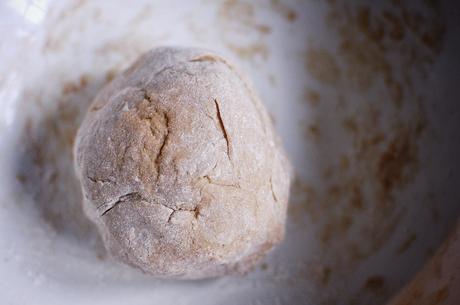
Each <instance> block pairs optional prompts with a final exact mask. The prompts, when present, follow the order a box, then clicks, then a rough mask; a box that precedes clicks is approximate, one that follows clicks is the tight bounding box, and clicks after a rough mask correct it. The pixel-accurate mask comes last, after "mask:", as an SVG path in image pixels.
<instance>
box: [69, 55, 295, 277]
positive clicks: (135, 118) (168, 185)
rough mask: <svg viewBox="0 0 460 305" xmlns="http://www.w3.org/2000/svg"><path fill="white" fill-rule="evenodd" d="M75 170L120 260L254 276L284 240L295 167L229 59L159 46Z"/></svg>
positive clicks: (89, 209)
mask: <svg viewBox="0 0 460 305" xmlns="http://www.w3.org/2000/svg"><path fill="white" fill-rule="evenodd" d="M75 166H76V171H77V175H78V177H79V179H80V181H81V184H82V187H83V192H84V195H85V201H84V203H83V204H84V209H85V212H86V214H87V215H88V216H89V217H90V219H92V220H93V221H94V222H95V223H96V224H97V226H98V228H99V230H100V232H101V235H102V237H103V240H104V244H105V246H106V248H107V250H108V252H109V253H110V254H111V255H112V256H114V257H115V258H117V259H119V260H121V261H123V262H125V263H128V264H130V265H132V266H135V267H137V268H140V269H141V270H143V271H145V272H147V273H150V274H152V275H155V276H160V277H176V278H204V277H212V276H218V275H224V274H229V273H235V272H237V273H238V272H246V271H247V270H248V269H249V268H251V267H252V266H253V265H254V264H255V263H256V262H257V261H258V260H259V259H260V258H262V257H263V256H264V255H265V254H266V253H267V252H268V251H269V250H270V249H271V248H272V247H273V246H274V245H275V244H277V243H279V242H280V240H281V239H282V237H283V234H284V223H285V219H286V206H287V201H288V193H289V184H290V166H289V164H288V161H287V159H286V157H285V154H284V152H283V151H282V149H281V147H280V144H279V141H278V139H277V137H276V135H275V134H274V131H273V128H272V125H271V123H270V120H269V117H268V115H267V112H266V110H265V109H264V108H263V106H262V104H261V102H260V101H259V99H258V97H257V96H256V95H255V94H254V91H253V90H252V88H251V86H250V85H249V84H248V82H247V81H246V80H244V79H243V78H242V76H241V75H240V74H239V73H238V72H237V71H236V70H235V68H234V67H233V66H231V65H230V64H229V63H228V62H227V61H226V60H225V59H223V58H221V57H219V56H217V55H214V54H212V53H210V52H208V51H204V50H200V49H194V48H158V49H154V50H153V51H150V52H148V53H146V54H145V55H143V56H142V57H141V58H140V59H139V60H138V61H137V62H136V63H134V64H133V65H132V66H131V67H130V68H129V69H127V70H126V71H125V72H124V73H123V74H122V75H120V76H119V77H117V78H116V79H115V80H114V81H112V82H111V83H110V84H109V85H107V86H106V87H105V88H103V89H102V91H101V92H100V93H99V94H98V95H97V97H96V98H95V100H94V102H93V103H92V105H91V107H90V109H89V110H88V113H87V115H86V118H85V120H84V122H83V124H82V126H81V127H80V129H79V131H78V135H77V141H76V144H75Z"/></svg>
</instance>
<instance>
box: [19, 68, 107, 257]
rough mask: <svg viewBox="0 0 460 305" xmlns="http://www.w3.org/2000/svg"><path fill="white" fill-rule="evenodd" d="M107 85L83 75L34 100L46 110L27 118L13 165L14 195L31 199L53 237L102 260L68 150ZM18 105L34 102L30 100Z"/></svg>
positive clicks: (95, 234)
mask: <svg viewBox="0 0 460 305" xmlns="http://www.w3.org/2000/svg"><path fill="white" fill-rule="evenodd" d="M108 80H109V79H108V77H107V76H100V77H91V78H90V77H89V76H87V75H82V76H81V77H80V79H79V80H78V81H76V82H69V83H65V84H64V85H63V86H62V88H61V89H60V92H59V94H57V95H55V97H53V98H52V99H51V100H50V99H49V98H48V99H47V98H46V97H44V96H42V97H38V98H37V102H38V103H37V105H46V106H40V111H37V113H29V114H28V117H27V119H26V120H25V124H24V129H23V132H22V134H21V141H20V143H21V145H22V147H21V148H20V150H19V152H18V156H17V158H18V159H17V163H16V164H17V169H16V176H17V179H18V180H19V182H20V183H19V185H20V188H21V189H20V190H19V191H20V192H22V193H26V194H28V195H30V196H31V197H32V198H33V202H34V204H35V207H36V208H37V209H38V211H39V215H40V216H41V217H42V218H43V219H44V220H45V221H46V222H47V223H48V224H50V225H51V227H52V228H53V229H54V230H55V231H56V233H57V234H60V235H64V236H65V237H70V238H73V239H74V240H76V241H77V242H79V243H80V244H81V245H82V246H83V247H88V248H91V249H93V250H94V251H96V252H97V253H98V255H103V253H104V247H103V245H102V240H101V238H100V236H99V233H98V231H97V228H96V227H95V225H94V224H93V223H92V222H91V221H90V220H89V219H88V218H87V217H86V216H85V214H84V211H83V207H82V204H81V202H82V199H83V194H82V191H81V186H80V182H79V181H78V179H77V178H76V175H75V171H74V166H73V153H72V151H73V143H74V140H75V136H76V133H77V130H78V127H79V126H80V124H81V122H82V120H83V118H84V115H85V113H86V109H87V108H88V107H89V105H90V103H91V102H92V99H93V98H94V96H95V95H96V94H97V92H98V91H99V89H100V88H101V87H102V86H103V85H104V84H105V83H106V82H107V81H108ZM32 92H34V90H32ZM36 92H40V91H39V90H37V91H36ZM27 96H30V94H28V95H27ZM40 99H41V100H42V101H46V103H40ZM23 100H24V101H27V102H25V103H33V101H30V98H27V99H26V98H24V99H23ZM24 106H26V107H25V108H29V107H27V105H26V104H24Z"/></svg>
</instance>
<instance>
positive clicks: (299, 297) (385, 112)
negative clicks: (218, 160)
mask: <svg viewBox="0 0 460 305" xmlns="http://www.w3.org/2000/svg"><path fill="white" fill-rule="evenodd" d="M400 2H401V3H400ZM412 2H414V3H413V4H412V3H411V4H409V3H405V2H404V3H403V1H388V2H387V3H383V4H377V3H373V5H372V6H370V5H369V4H368V3H366V2H365V1H361V3H356V4H351V2H350V1H327V2H320V1H313V0H312V1H301V0H290V1H276V0H273V1H262V0H260V1H249V0H245V1H243V0H233V1H232V0H229V1H210V0H201V1H198V0H196V1H195V0H193V1H179V0H170V1H84V0H79V1H49V0H6V1H3V2H2V3H0V35H1V37H2V40H1V42H0V105H1V109H0V170H1V174H0V274H1V276H0V303H2V304H11V305H12V304H18V305H19V304H47V305H50V304H111V305H115V304H369V303H372V304H383V303H384V302H385V301H386V300H387V299H388V298H389V297H390V296H391V295H393V294H394V293H396V292H397V291H398V290H399V289H400V288H401V287H402V285H404V283H406V282H407V281H408V280H409V279H410V278H411V277H412V276H413V275H414V273H415V272H416V271H417V270H418V269H419V268H420V267H421V266H422V264H423V263H424V262H425V261H426V260H427V259H428V258H429V257H430V256H431V254H432V253H433V251H435V249H436V248H437V247H438V246H439V244H440V243H441V241H442V239H443V238H444V237H445V236H446V234H447V232H448V231H449V230H450V229H451V228H452V225H453V224H454V223H455V221H456V219H458V216H459V214H460V205H459V199H460V187H459V186H460V184H459V183H460V161H459V158H458V156H459V155H460V147H459V146H460V136H459V132H458V131H459V130H460V111H459V110H460V104H459V103H458V100H459V98H460V86H459V85H458V79H459V77H460V75H459V72H458V71H460V57H458V54H459V52H460V35H459V29H460V20H459V18H458V15H459V6H458V5H455V4H453V2H449V1H447V0H446V1H441V3H440V4H439V5H435V4H430V3H431V2H429V1H419V3H415V1H412ZM160 45H186V46H199V47H205V48H209V49H212V50H215V51H218V52H220V53H222V54H223V55H224V56H226V57H228V58H229V59H230V60H232V61H234V62H236V63H237V64H239V66H240V67H241V68H242V69H243V70H244V71H246V73H247V74H248V75H249V76H250V78H252V80H253V82H254V84H255V87H256V89H257V90H258V92H259V94H260V96H261V98H262V99H263V101H264V103H265V104H266V106H267V108H268V109H269V112H270V113H271V115H272V116H273V120H274V122H275V124H276V129H277V130H278V132H279V133H280V135H281V137H282V141H283V142H284V145H285V147H286V150H287V152H288V154H289V156H290V158H291V160H292V163H293V165H294V168H295V170H296V177H297V178H296V181H295V183H294V185H293V187H292V196H291V198H292V199H291V202H290V209H289V219H288V224H287V232H286V238H285V240H284V242H283V243H282V244H281V245H280V246H279V247H277V248H276V249H275V250H274V251H273V252H272V253H271V254H270V255H269V256H268V257H267V258H266V259H265V260H264V262H262V263H261V264H260V265H259V267H257V268H256V269H255V270H254V271H253V272H251V273H249V274H248V275H246V276H242V277H225V278H220V279H213V280H205V281H195V282H191V281H189V282H187V281H165V280H156V279H152V278H150V277H148V276H145V275H142V274H140V273H139V272H138V271H136V270H132V269H130V268H129V267H126V266H122V265H120V264H117V263H116V262H113V261H112V260H111V259H109V258H107V257H106V256H105V254H104V251H103V249H102V248H101V245H100V241H99V239H98V236H97V234H95V231H94V228H93V227H92V226H91V224H90V223H89V222H88V221H87V220H85V218H84V217H83V215H82V212H81V208H80V205H79V201H80V199H81V194H80V190H79V187H78V184H77V183H76V180H75V178H74V176H73V168H72V155H71V148H72V141H73V135H74V133H75V130H76V128H78V124H79V122H80V121H81V119H82V116H83V114H84V111H85V109H86V107H87V105H88V103H89V102H90V101H91V98H92V97H93V96H94V95H95V93H96V92H97V91H98V89H99V88H100V87H101V86H102V85H103V84H104V83H106V82H107V81H109V80H110V78H112V77H113V76H114V75H115V74H116V73H117V72H119V71H120V70H122V69H124V68H125V67H127V66H128V65H129V64H130V63H131V62H132V61H133V60H134V59H135V58H136V57H137V56H139V54H141V53H142V52H144V51H146V50H148V49H150V48H153V47H155V46H160Z"/></svg>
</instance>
